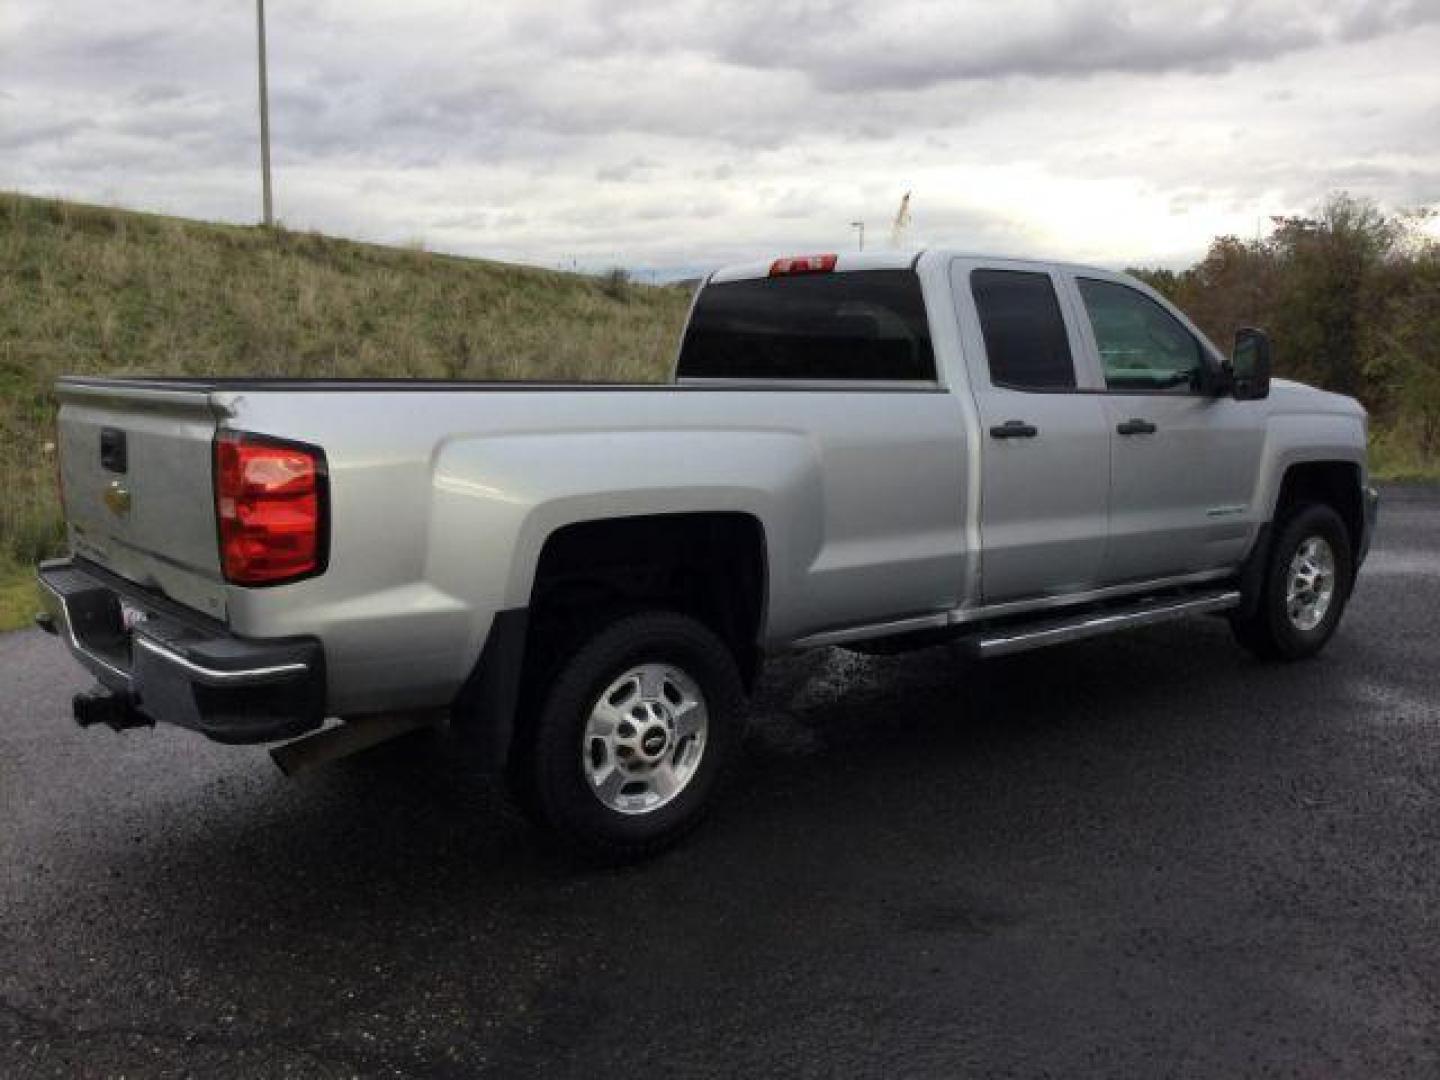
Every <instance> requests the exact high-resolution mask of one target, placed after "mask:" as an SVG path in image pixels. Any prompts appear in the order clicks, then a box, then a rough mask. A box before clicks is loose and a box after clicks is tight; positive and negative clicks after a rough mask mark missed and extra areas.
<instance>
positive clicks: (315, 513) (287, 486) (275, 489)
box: [215, 431, 326, 585]
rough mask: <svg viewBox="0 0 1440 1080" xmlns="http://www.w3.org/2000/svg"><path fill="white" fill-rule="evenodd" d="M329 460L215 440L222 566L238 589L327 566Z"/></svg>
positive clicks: (240, 439)
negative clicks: (326, 513) (326, 474)
mask: <svg viewBox="0 0 1440 1080" xmlns="http://www.w3.org/2000/svg"><path fill="white" fill-rule="evenodd" d="M325 512H326V507H325V456H324V455H323V454H322V453H321V452H320V451H319V450H316V449H314V448H312V447H308V446H296V445H292V444H290V443H282V442H276V441H274V440H271V439H262V438H259V437H257V436H254V435H245V434H243V433H240V432H235V431H222V432H221V433H220V434H219V435H217V436H216V438H215V519H216V521H217V523H218V524H219V527H220V564H221V568H222V569H223V570H224V572H225V578H226V580H227V581H231V582H233V583H235V584H236V585H275V584H278V583H279V582H282V581H293V580H294V579H296V578H300V577H306V576H307V575H310V574H314V573H318V572H319V571H320V570H321V569H323V568H324V560H325V550H324V544H325Z"/></svg>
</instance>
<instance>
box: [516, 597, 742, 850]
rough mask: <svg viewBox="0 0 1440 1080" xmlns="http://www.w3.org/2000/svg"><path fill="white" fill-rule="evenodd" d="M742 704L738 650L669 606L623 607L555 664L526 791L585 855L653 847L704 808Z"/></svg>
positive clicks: (736, 737)
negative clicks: (644, 610)
mask: <svg viewBox="0 0 1440 1080" xmlns="http://www.w3.org/2000/svg"><path fill="white" fill-rule="evenodd" d="M742 708H743V692H742V689H741V682H740V676H739V673H738V671H737V670H736V666H735V661H734V659H733V657H732V656H731V653H730V650H729V649H728V648H727V647H726V646H725V644H724V643H723V642H722V641H721V640H720V639H719V638H718V637H716V636H715V635H714V634H713V633H712V632H711V631H710V630H709V629H707V628H706V627H705V626H703V625H701V624H700V623H698V622H696V621H695V620H694V619H690V618H687V617H686V616H683V615H679V614H675V613H672V612H652V613H648V614H641V615H632V616H628V617H625V618H622V619H620V620H618V621H616V622H613V623H611V624H610V625H608V626H606V627H603V628H602V629H600V630H598V631H597V632H595V633H594V634H593V635H592V636H591V637H590V638H589V639H588V640H586V641H585V642H584V643H583V644H582V645H581V646H580V647H579V648H578V649H577V650H576V651H575V652H574V654H573V655H572V656H571V657H570V658H569V659H568V660H566V661H564V662H562V663H561V664H560V665H559V667H558V670H557V672H556V675H555V678H554V681H553V683H552V684H551V688H550V690H549V692H548V693H547V694H546V695H545V697H544V702H543V705H542V706H541V708H540V713H539V716H538V717H537V719H536V721H535V726H534V728H533V730H532V731H531V733H530V739H529V751H530V752H529V753H528V754H527V755H526V764H527V768H526V770H525V771H526V773H527V774H528V775H527V776H526V777H524V778H521V779H522V785H523V790H524V794H525V796H526V799H527V801H530V802H531V803H532V806H533V808H534V809H535V810H536V811H538V816H539V817H540V819H541V820H542V821H543V822H544V823H545V824H547V825H549V826H550V827H552V828H554V829H555V830H556V831H557V832H558V833H559V834H560V836H561V837H562V838H563V839H565V840H566V841H567V842H569V843H571V844H572V845H573V846H575V847H577V848H579V849H580V850H582V851H583V852H585V853H587V854H589V855H592V856H596V857H599V858H603V859H606V860H612V861H613V860H622V861H623V860H628V859H634V858H639V857H643V856H645V855H650V854H653V853H655V852H658V851H660V850H662V849H663V848H665V847H667V846H669V845H671V844H673V843H675V842H676V841H678V840H679V839H680V838H682V837H683V836H684V835H685V834H686V833H688V832H689V831H690V830H691V829H693V828H694V827H695V826H696V825H697V824H699V822H700V820H701V819H702V818H703V816H704V814H705V812H706V811H707V810H708V809H709V805H710V802H711V797H712V795H713V794H714V791H715V789H716V787H717V784H718V782H719V780H720V778H721V776H722V775H723V773H724V771H725V767H726V765H727V764H728V762H729V760H730V758H731V757H732V755H733V754H734V752H735V750H736V748H737V746H738V744H739V741H740V734H741V731H740V729H741V718H742Z"/></svg>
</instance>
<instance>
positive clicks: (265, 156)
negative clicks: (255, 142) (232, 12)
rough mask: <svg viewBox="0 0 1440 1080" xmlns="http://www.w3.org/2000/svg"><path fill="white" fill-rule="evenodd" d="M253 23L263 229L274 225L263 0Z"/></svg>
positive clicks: (260, 0)
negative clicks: (256, 42)
mask: <svg viewBox="0 0 1440 1080" xmlns="http://www.w3.org/2000/svg"><path fill="white" fill-rule="evenodd" d="M255 22H256V27H257V30H258V33H259V38H260V183H261V190H262V191H263V193H264V202H265V227H266V228H267V229H268V228H271V227H273V226H274V224H275V208H274V205H273V203H272V201H271V198H270V89H269V85H268V83H267V81H266V77H265V0H255Z"/></svg>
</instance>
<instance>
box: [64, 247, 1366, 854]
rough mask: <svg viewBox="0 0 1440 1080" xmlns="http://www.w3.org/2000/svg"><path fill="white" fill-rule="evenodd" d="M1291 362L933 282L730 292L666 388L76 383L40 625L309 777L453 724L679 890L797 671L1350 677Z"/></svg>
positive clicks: (1318, 441)
mask: <svg viewBox="0 0 1440 1080" xmlns="http://www.w3.org/2000/svg"><path fill="white" fill-rule="evenodd" d="M1269 348H1270V347H1269V343H1268V341H1267V340H1266V338H1265V336H1264V335H1263V334H1262V333H1260V332H1259V331H1254V330H1242V331H1241V332H1240V333H1239V334H1238V336H1237V339H1236V342H1235V349H1234V352H1233V354H1232V356H1231V357H1230V358H1228V359H1227V358H1226V357H1225V356H1223V355H1222V354H1221V353H1219V352H1218V351H1217V350H1216V348H1215V347H1214V346H1213V345H1212V344H1211V343H1210V342H1209V341H1207V340H1206V338H1205V336H1204V335H1203V334H1201V333H1200V332H1199V331H1198V330H1197V329H1196V328H1195V326H1194V325H1192V324H1191V323H1190V321H1189V320H1188V319H1187V318H1186V317H1185V316H1184V315H1183V314H1182V313H1181V312H1179V311H1177V310H1176V309H1175V308H1174V307H1172V306H1171V305H1170V304H1168V303H1167V302H1166V301H1165V300H1164V299H1163V298H1161V297H1160V296H1158V295H1157V294H1155V293H1154V292H1152V291H1151V290H1150V289H1148V288H1146V287H1145V286H1144V285H1142V284H1140V283H1139V282H1137V281H1135V280H1133V279H1131V278H1128V277H1126V276H1123V275H1120V274H1115V273H1110V272H1107V271H1104V270H1098V269H1092V268H1088V267H1079V266H1070V265H1062V264H1055V263H1041V262H1032V261H1021V260H1014V259H994V258H980V257H975V256H970V255H963V254H957V253H954V252H945V251H930V252H926V253H924V254H921V255H919V256H914V255H897V254H874V255H870V254H866V255H855V256H851V255H846V256H841V257H837V256H834V255H819V256H802V257H796V258H783V259H778V260H776V261H774V262H773V263H770V262H767V263H762V264H756V265H747V266H738V267H733V268H729V269H725V270H721V271H719V272H717V273H715V274H713V275H712V276H711V277H710V278H709V279H708V280H707V281H706V282H705V283H704V285H703V286H702V288H701V289H700V290H699V291H698V292H697V294H696V299H695V303H694V307H693V310H692V312H691V316H690V320H689V324H688V326H687V328H686V330H685V333H684V338H683V341H682V343H681V346H680V349H679V352H678V358H677V366H676V371H675V376H674V378H673V380H672V381H671V382H670V383H668V384H665V385H653V386H628V385H626V386H621V385H563V386H558V385H538V384H528V385H527V384H482V383H457V382H423V381H393V382H390V381H337V380H286V379H274V380H269V379H96V378H67V379H62V380H61V381H60V383H59V385H58V387H57V393H58V396H59V400H60V402H61V409H60V418H59V433H60V434H59V443H60V451H61V483H62V487H63V498H64V507H65V514H66V518H67V521H68V535H69V542H70V551H71V556H70V557H69V558H66V559H61V560H57V561H53V562H48V563H46V564H44V565H43V566H42V567H41V569H40V581H41V584H42V593H43V595H44V596H45V602H46V608H47V610H46V612H45V613H44V614H42V615H41V616H40V617H39V619H40V622H41V624H42V625H43V626H45V627H46V628H47V629H49V630H51V631H53V632H55V633H56V634H58V635H59V636H60V637H61V638H62V639H63V640H64V642H65V643H66V644H67V645H68V647H69V649H70V650H71V651H72V652H73V653H74V655H75V656H76V658H77V659H78V660H79V661H80V662H81V663H82V664H84V665H85V666H86V667H87V668H89V669H90V671H92V672H93V673H94V674H95V676H96V678H97V680H98V685H97V687H96V688H95V689H94V690H93V691H91V692H89V693H86V694H81V695H79V696H78V697H77V699H76V703H75V714H76V718H77V719H78V720H79V721H80V722H81V723H84V724H90V723H94V722H97V721H101V722H105V723H108V724H109V725H111V726H113V727H116V728H126V727H131V726H138V725H145V724H151V723H154V722H157V721H158V722H164V723H171V724H178V725H181V726H183V727H187V728H191V729H194V730H195V731H198V732H201V733H203V734H205V735H207V736H209V737H211V738H212V739H217V740H220V741H223V742H232V743H257V742H278V741H281V740H295V741H291V742H287V743H286V746H285V747H284V748H282V749H283V751H284V753H283V754H282V756H281V757H280V758H279V760H281V761H282V763H286V762H288V763H290V764H292V765H293V764H294V763H296V762H299V761H304V760H318V759H320V758H324V757H328V756H336V755H338V754H339V753H341V752H343V751H344V750H345V749H349V748H353V747H354V746H356V745H360V744H363V743H365V742H367V741H377V740H378V739H379V738H382V737H384V736H385V735H386V734H391V733H394V732H397V731H400V730H404V729H405V728H406V727H407V726H413V722H414V718H416V717H430V718H433V717H436V716H444V717H447V718H448V720H449V723H450V725H451V728H452V730H453V731H454V733H455V734H456V736H457V741H459V742H460V743H461V744H462V745H464V746H465V747H467V748H469V750H470V751H471V752H473V754H474V755H475V760H476V761H477V767H478V766H479V765H480V764H485V765H488V766H490V767H493V768H496V769H499V770H503V773H504V774H505V775H506V776H507V777H508V779H509V781H510V784H511V788H512V791H513V792H514V794H515V796H516V799H517V801H518V803H519V804H520V805H521V806H522V807H524V808H525V809H526V810H527V811H529V812H531V813H532V814H533V815H535V816H536V817H537V818H538V819H539V820H541V821H542V822H544V823H546V824H547V825H549V826H551V827H552V828H554V829H556V830H558V831H559V832H560V833H561V834H562V835H564V836H565V837H567V838H569V839H570V840H571V841H572V842H574V843H576V844H577V845H579V846H580V847H582V848H584V849H587V850H590V851H592V852H596V853H599V854H602V855H606V856H613V857H620V858H624V857H632V856H636V855H642V854H645V853H648V852H650V851H654V850H657V849H659V848H660V847H662V846H664V845H666V844H668V843H671V842H673V841H674V840H676V839H677V838H678V837H680V836H681V835H683V834H684V833H685V832H686V831H687V830H688V829H689V828H691V827H692V826H693V825H694V824H695V823H696V822H697V821H698V820H699V817H700V815H701V814H702V812H703V811H704V809H705V808H706V806H707V805H708V804H709V803H710V802H711V801H712V795H713V794H714V791H715V788H716V783H717V780H718V779H719V778H720V776H721V775H722V773H723V771H724V769H725V766H726V764H727V762H729V761H730V760H731V759H732V758H734V756H735V755H736V753H737V749H738V744H739V739H740V734H741V730H742V723H743V715H744V707H745V706H744V702H745V695H746V691H747V689H748V688H749V687H751V686H752V685H753V683H754V681H755V679H756V677H757V674H758V672H759V670H760V667H761V664H762V661H763V659H764V658H765V656H766V655H768V654H772V653H775V652H777V651H779V650H788V649H804V648H811V647H817V646H835V645H839V646H845V647H848V648H854V649H860V650H885V651H894V650H898V649H902V648H907V647H914V646H920V645H928V644H932V643H934V642H937V641H941V640H958V641H959V642H961V643H963V644H964V645H965V646H966V647H968V648H969V649H971V650H973V652H974V653H975V654H977V655H979V656H992V655H999V654H1006V653H1012V652H1016V651H1018V650H1022V649H1029V648H1033V647H1037V646H1043V645H1050V644H1055V643H1059V642H1066V641H1071V640H1074V639H1077V638H1081V637H1086V636H1091V635H1096V634H1101V633H1106V632H1110V631H1114V630H1120V629H1124V628H1127V627H1133V626H1137V625H1143V624H1147V623H1152V622H1155V621H1158V620H1162V619H1170V618H1174V617H1178V616H1182V615H1187V614H1193V613H1201V612H1209V613H1216V612H1223V613H1225V614H1226V616H1227V617H1228V618H1229V620H1230V622H1231V625H1232V626H1233V627H1234V630H1235V635H1236V637H1237V638H1238V639H1239V641H1240V642H1241V643H1242V644H1243V645H1244V646H1246V647H1247V648H1248V649H1250V650H1251V651H1252V652H1254V653H1256V654H1258V655H1260V656H1261V657H1264V658H1267V659H1279V660H1293V659H1297V658H1300V657H1304V656H1309V655H1311V654H1313V653H1315V652H1316V651H1318V650H1319V649H1320V648H1321V647H1322V646H1323V645H1324V644H1325V642H1326V641H1327V640H1328V639H1329V637H1330V636H1331V634H1332V633H1333V632H1334V630H1335V627H1336V624H1337V623H1338V621H1339V619H1340V615H1341V612H1342V610H1343V609H1344V607H1345V603H1346V600H1347V599H1348V597H1349V595H1350V591H1351V588H1352V586H1353V584H1354V580H1355V574H1356V571H1357V570H1358V568H1359V566H1360V564H1361V562H1362V560H1363V559H1364V556H1365V552H1366V549H1367V547H1368V545H1369V542H1370V536H1371V532H1372V529H1373V524H1374V515H1375V506H1376V497H1375V494H1374V492H1373V490H1372V489H1370V488H1369V487H1368V485H1367V472H1366V457H1365V447H1366V418H1365V413H1364V411H1363V410H1362V409H1361V408H1360V406H1359V405H1358V404H1356V403H1355V402H1354V401H1352V400H1350V399H1348V398H1344V397H1339V396H1337V395H1335V394H1330V393H1325V392H1322V391H1320V390H1316V389H1312V388H1309V387H1306V386H1302V385H1299V384H1296V383H1291V382H1286V381H1283V380H1278V379H1277V380H1274V381H1273V382H1272V380H1271V378H1270V357H1269ZM307 755H308V758H307Z"/></svg>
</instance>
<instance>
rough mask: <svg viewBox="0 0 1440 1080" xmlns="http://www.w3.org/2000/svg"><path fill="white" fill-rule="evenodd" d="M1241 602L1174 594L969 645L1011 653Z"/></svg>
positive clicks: (1229, 595) (988, 652) (1234, 594)
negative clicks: (1174, 595) (1175, 595)
mask: <svg viewBox="0 0 1440 1080" xmlns="http://www.w3.org/2000/svg"><path fill="white" fill-rule="evenodd" d="M1239 604H1240V593H1239V592H1238V591H1237V590H1234V589H1227V590H1226V591H1224V592H1212V593H1204V594H1201V595H1195V596H1188V597H1186V598H1184V599H1175V598H1173V597H1172V598H1169V599H1160V600H1150V601H1148V602H1144V603H1141V604H1137V605H1136V606H1134V607H1129V608H1122V609H1111V610H1108V611H1090V612H1087V613H1085V614H1083V615H1075V616H1072V617H1070V618H1061V619H1047V620H1046V621H1045V622H1042V623H1029V624H1026V625H1021V626H1012V627H1008V628H1006V629H994V630H988V631H981V632H980V633H979V634H976V635H975V636H974V637H973V638H970V639H969V641H968V645H969V647H970V648H971V649H972V650H973V651H974V653H975V654H976V655H977V656H1008V655H1009V654H1010V653H1017V652H1025V651H1026V650H1027V649H1039V648H1042V647H1044V646H1046V645H1060V644H1062V643H1064V642H1067V641H1081V640H1083V639H1084V638H1090V637H1099V636H1100V635H1101V634H1112V633H1115V632H1116V631H1117V630H1129V629H1131V628H1132V627H1136V626H1149V625H1150V624H1151V623H1158V622H1166V621H1168V620H1170V619H1178V618H1181V617H1182V616H1185V615H1202V614H1205V613H1206V612H1212V611H1225V610H1227V609H1229V608H1233V607H1238V606H1239Z"/></svg>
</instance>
